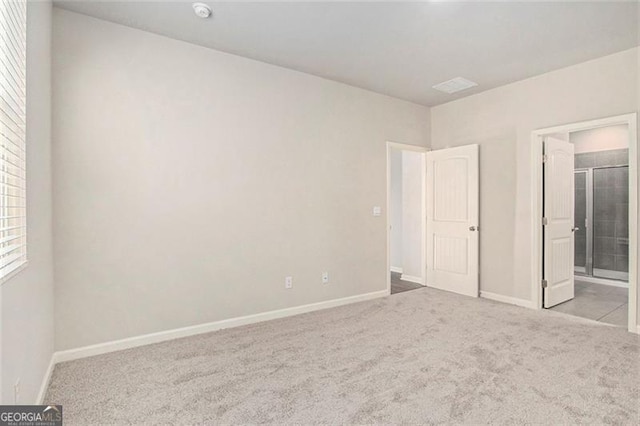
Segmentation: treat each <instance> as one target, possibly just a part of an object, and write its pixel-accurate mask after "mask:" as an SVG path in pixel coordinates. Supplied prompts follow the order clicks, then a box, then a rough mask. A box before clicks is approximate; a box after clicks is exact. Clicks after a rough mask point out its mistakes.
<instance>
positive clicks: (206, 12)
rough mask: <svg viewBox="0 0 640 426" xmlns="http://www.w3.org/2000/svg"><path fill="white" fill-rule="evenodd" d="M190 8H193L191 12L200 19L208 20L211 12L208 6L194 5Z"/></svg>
mask: <svg viewBox="0 0 640 426" xmlns="http://www.w3.org/2000/svg"><path fill="white" fill-rule="evenodd" d="M192 6H193V11H194V12H195V13H196V15H198V16H199V17H200V18H208V17H209V16H211V13H212V10H211V8H210V7H209V6H208V5H206V4H204V3H194V4H193V5H192Z"/></svg>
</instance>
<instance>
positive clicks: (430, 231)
mask: <svg viewBox="0 0 640 426" xmlns="http://www.w3.org/2000/svg"><path fill="white" fill-rule="evenodd" d="M426 158H427V161H426V167H427V185H426V188H427V194H426V198H427V244H426V245H427V282H426V284H427V286H429V287H434V288H438V289H441V290H447V291H451V292H454V293H459V294H464V295H467V296H472V297H478V293H479V284H478V280H479V277H478V255H479V244H478V243H479V227H478V217H479V194H478V192H479V177H478V171H479V170H478V169H479V166H478V145H466V146H460V147H456V148H447V149H441V150H437V151H430V152H427V157H426Z"/></svg>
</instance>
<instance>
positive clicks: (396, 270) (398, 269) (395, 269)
mask: <svg viewBox="0 0 640 426" xmlns="http://www.w3.org/2000/svg"><path fill="white" fill-rule="evenodd" d="M389 270H390V271H391V272H396V273H398V274H401V273H402V267H401V266H391V267H390V268H389Z"/></svg>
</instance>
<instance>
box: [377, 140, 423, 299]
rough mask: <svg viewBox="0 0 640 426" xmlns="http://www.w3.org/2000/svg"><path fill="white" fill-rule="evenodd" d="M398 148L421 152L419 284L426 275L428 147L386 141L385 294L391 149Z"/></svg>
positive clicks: (389, 268)
mask: <svg viewBox="0 0 640 426" xmlns="http://www.w3.org/2000/svg"><path fill="white" fill-rule="evenodd" d="M392 149H398V150H401V151H413V152H419V153H421V154H422V167H421V169H422V170H421V175H422V179H421V181H422V191H421V200H422V201H421V206H422V208H421V210H422V211H421V213H420V217H421V218H422V220H421V225H422V226H421V228H422V236H421V248H420V250H421V252H422V256H420V271H421V276H420V281H421V282H420V284H422V285H423V286H425V285H426V276H427V254H426V249H427V199H426V185H427V182H426V179H427V176H426V155H425V154H426V153H427V151H429V149H428V148H426V147H424V146H419V145H408V144H403V143H398V142H391V141H387V200H386V202H387V207H386V214H385V216H386V224H387V268H386V272H385V273H386V278H385V279H386V283H387V294H389V295H390V294H391V229H390V227H391V215H390V214H389V212H390V209H391V150H392Z"/></svg>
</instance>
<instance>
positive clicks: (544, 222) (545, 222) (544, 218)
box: [542, 217, 549, 226]
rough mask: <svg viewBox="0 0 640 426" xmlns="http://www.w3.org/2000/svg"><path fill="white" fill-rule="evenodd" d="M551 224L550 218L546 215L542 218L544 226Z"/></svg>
mask: <svg viewBox="0 0 640 426" xmlns="http://www.w3.org/2000/svg"><path fill="white" fill-rule="evenodd" d="M548 224H549V219H547V218H546V217H543V218H542V225H543V226H547V225H548Z"/></svg>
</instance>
